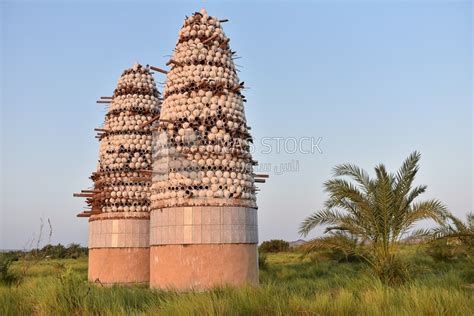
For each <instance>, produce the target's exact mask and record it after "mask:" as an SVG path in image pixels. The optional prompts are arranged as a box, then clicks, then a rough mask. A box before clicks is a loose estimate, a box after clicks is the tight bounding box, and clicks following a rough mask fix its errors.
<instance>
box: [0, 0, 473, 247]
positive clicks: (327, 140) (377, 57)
mask: <svg viewBox="0 0 474 316" xmlns="http://www.w3.org/2000/svg"><path fill="white" fill-rule="evenodd" d="M203 6H204V7H206V9H207V11H208V13H209V14H210V15H213V16H218V17H220V18H228V19H229V22H228V23H225V25H224V30H225V32H226V34H227V35H228V36H229V37H230V39H231V42H230V46H231V48H232V49H233V50H236V51H237V53H238V56H241V57H242V58H241V59H238V60H237V62H236V63H237V64H238V66H239V69H240V73H239V74H240V79H241V80H243V81H245V83H246V86H247V87H248V88H249V89H248V90H246V91H245V95H246V97H247V100H248V102H247V103H246V115H247V120H248V122H249V125H250V126H251V127H252V134H253V136H254V138H255V139H256V143H257V146H256V150H255V158H256V159H257V160H259V161H260V163H261V164H262V166H263V165H265V166H271V168H275V167H277V168H278V167H279V166H280V165H281V164H285V163H287V164H291V162H292V161H293V162H294V165H295V166H296V162H297V163H298V165H297V166H298V170H295V171H293V172H285V173H283V174H281V175H278V174H276V173H275V172H273V171H271V172H268V173H270V179H269V181H268V182H267V183H266V184H264V185H261V186H260V187H261V189H262V191H261V192H260V194H259V196H258V204H259V233H260V240H267V239H270V238H282V239H287V240H293V239H297V238H298V235H297V229H298V225H299V223H300V222H301V221H302V220H303V219H304V218H305V217H306V216H307V215H309V214H310V213H311V211H314V210H316V209H318V208H319V207H320V206H321V205H322V203H323V201H324V198H325V196H324V192H323V191H322V183H323V181H325V180H327V179H329V178H330V176H331V168H332V167H333V166H334V165H336V164H338V163H344V162H351V163H355V164H358V165H359V166H361V167H364V168H366V169H371V168H373V166H375V164H377V163H379V162H384V163H385V164H386V165H387V166H388V168H389V169H391V170H395V169H396V168H398V167H399V165H400V164H401V162H402V161H403V159H404V158H405V157H406V156H408V154H409V153H410V152H412V151H414V150H419V151H421V153H422V160H421V171H420V173H419V176H418V179H417V183H420V184H421V183H423V184H427V185H428V192H427V193H426V194H425V198H431V197H436V198H439V199H440V200H442V201H443V202H445V203H446V204H447V205H448V207H449V208H450V209H451V210H452V211H453V212H454V213H455V214H456V215H459V216H463V214H465V213H466V212H468V211H471V210H474V208H473V198H472V193H473V183H472V179H473V171H474V170H473V155H472V148H473V125H472V122H473V111H472V101H473V100H472V71H473V68H472V13H473V10H472V3H471V2H448V1H446V2H442V1H439V2H435V1H423V2H401V1H393V2H349V1H346V2H337V3H331V2H309V1H308V2H297V1H294V2H274V3H272V2H256V3H253V2H252V3H251V2H247V3H237V2H205V3H204V4H203V3H202V2H179V3H176V2H143V1H142V2H140V1H139V2H131V1H130V2H118V1H117V2H115V1H99V2H70V3H68V4H64V3H61V2H42V1H37V2H23V1H19V2H8V1H7V2H5V1H3V2H1V3H0V27H1V47H0V54H1V59H0V60H1V62H0V67H1V69H0V70H1V71H0V73H1V78H0V80H1V81H0V91H1V99H0V102H1V164H2V167H1V174H0V176H1V210H0V248H23V247H25V245H27V244H28V242H29V240H31V238H33V237H34V236H37V235H38V230H39V224H40V218H44V219H46V218H50V220H51V222H52V225H53V236H52V242H53V243H57V242H61V243H63V244H67V243H70V242H80V243H82V244H84V245H85V244H86V243H87V220H86V219H78V218H76V217H75V215H76V214H77V213H79V212H80V211H81V210H82V207H83V206H84V201H83V200H81V199H78V198H73V197H72V193H73V192H78V191H79V190H81V189H85V188H87V187H89V186H90V185H91V182H90V180H89V179H88V176H89V175H90V173H91V171H92V170H94V169H95V166H96V163H97V157H98V142H97V141H96V139H95V138H94V135H95V134H94V132H93V129H94V128H95V127H98V126H100V124H101V123H102V121H103V115H104V113H105V109H104V107H101V106H99V105H96V104H95V100H96V99H97V98H98V97H99V96H104V95H111V94H112V91H113V89H114V87H115V85H116V83H117V79H118V77H119V76H120V74H121V72H122V71H123V69H125V68H127V67H130V66H131V65H132V64H133V63H134V62H135V61H139V62H141V63H143V64H151V65H155V66H159V67H165V63H166V61H167V60H168V58H169V57H168V56H169V55H170V54H171V51H172V49H173V48H174V45H175V42H176V39H177V33H178V30H179V28H180V27H181V25H182V22H183V19H184V17H185V15H190V14H191V13H192V12H194V11H197V10H199V9H200V8H201V7H203ZM155 79H156V80H157V81H158V82H164V80H165V78H164V76H163V75H161V74H157V75H155ZM265 137H285V138H296V139H301V138H302V137H314V138H315V139H317V138H318V137H322V140H321V143H320V147H321V149H322V151H323V153H322V154H320V153H318V152H316V153H314V154H302V153H296V154H289V153H277V152H276V141H275V142H273V144H274V146H272V148H273V151H272V153H270V154H263V153H262V148H261V146H259V145H258V144H259V143H260V142H261V140H262V139H264V138H265ZM426 224H428V223H426ZM318 233H320V231H315V232H314V234H312V235H311V236H315V235H317V234H318Z"/></svg>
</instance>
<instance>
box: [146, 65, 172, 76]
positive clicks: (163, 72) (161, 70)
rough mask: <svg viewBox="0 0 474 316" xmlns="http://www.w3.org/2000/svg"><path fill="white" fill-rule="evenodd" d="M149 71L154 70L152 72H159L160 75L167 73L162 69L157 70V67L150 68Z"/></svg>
mask: <svg viewBox="0 0 474 316" xmlns="http://www.w3.org/2000/svg"><path fill="white" fill-rule="evenodd" d="M150 69H151V70H154V71H158V72H161V73H162V74H165V75H166V74H167V73H168V72H167V71H166V70H164V69H161V68H158V67H155V66H150Z"/></svg>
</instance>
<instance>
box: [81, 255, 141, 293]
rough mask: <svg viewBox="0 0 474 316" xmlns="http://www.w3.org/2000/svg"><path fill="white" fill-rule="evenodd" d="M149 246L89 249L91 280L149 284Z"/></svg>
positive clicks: (111, 282)
mask: <svg viewBox="0 0 474 316" xmlns="http://www.w3.org/2000/svg"><path fill="white" fill-rule="evenodd" d="M149 263H150V250H149V249H148V248H94V249H89V273H88V279H89V281H90V282H98V283H99V282H100V283H101V284H104V285H112V284H148V281H149V279H150V270H149V268H148V267H149Z"/></svg>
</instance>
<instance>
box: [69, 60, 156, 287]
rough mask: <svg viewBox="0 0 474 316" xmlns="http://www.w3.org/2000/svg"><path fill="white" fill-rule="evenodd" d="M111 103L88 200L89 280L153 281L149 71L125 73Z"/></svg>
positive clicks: (152, 99) (135, 68) (153, 109)
mask: <svg viewBox="0 0 474 316" xmlns="http://www.w3.org/2000/svg"><path fill="white" fill-rule="evenodd" d="M98 102H99V103H110V105H109V107H108V111H107V114H106V116H105V123H104V127H103V128H99V129H96V130H97V131H98V132H99V135H98V136H97V137H98V138H99V141H100V149H99V163H98V167H97V171H96V172H94V173H93V174H92V176H91V179H92V180H93V181H94V186H93V188H92V189H91V190H83V191H82V193H80V194H76V196H82V197H86V198H87V203H88V205H89V206H90V207H91V209H90V210H88V211H84V212H82V213H81V214H79V215H78V216H79V217H89V273H88V275H89V281H91V282H100V283H102V284H116V283H121V284H128V283H146V284H148V282H149V271H150V270H149V262H150V259H149V227H150V221H149V219H150V216H149V214H150V213H149V212H150V192H151V166H152V161H151V159H152V154H151V149H152V148H151V146H152V131H151V129H152V128H153V125H152V124H147V123H148V122H150V121H153V120H154V118H156V117H157V116H158V115H159V111H160V95H159V93H158V91H157V89H156V85H155V81H154V79H153V77H152V75H151V73H150V71H149V69H148V67H143V66H142V65H139V64H136V65H135V66H133V67H132V68H130V69H127V70H125V71H124V72H123V74H122V76H121V77H120V79H119V82H118V85H117V88H116V89H115V91H114V94H113V97H103V98H102V99H101V100H100V101H98Z"/></svg>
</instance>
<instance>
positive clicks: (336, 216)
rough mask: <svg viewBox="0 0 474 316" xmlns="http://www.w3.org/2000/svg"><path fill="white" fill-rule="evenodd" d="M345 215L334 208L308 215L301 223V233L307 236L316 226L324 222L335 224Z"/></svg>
mask: <svg viewBox="0 0 474 316" xmlns="http://www.w3.org/2000/svg"><path fill="white" fill-rule="evenodd" d="M343 218H344V215H343V214H341V213H339V212H337V211H333V210H321V211H318V212H314V213H313V214H312V215H310V216H308V217H307V218H306V219H305V220H304V221H303V223H301V225H300V229H299V234H300V235H302V236H307V235H308V234H309V232H310V231H311V230H313V229H314V228H315V227H316V226H318V225H322V224H329V225H334V224H338V223H340V222H341V220H343Z"/></svg>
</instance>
